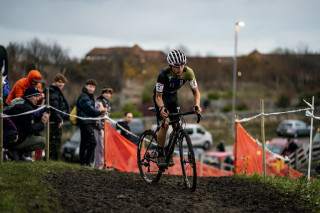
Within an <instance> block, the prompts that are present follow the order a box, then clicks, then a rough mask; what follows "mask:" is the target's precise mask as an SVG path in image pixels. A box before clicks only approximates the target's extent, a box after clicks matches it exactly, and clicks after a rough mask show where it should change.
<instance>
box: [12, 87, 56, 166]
mask: <svg viewBox="0 0 320 213" xmlns="http://www.w3.org/2000/svg"><path fill="white" fill-rule="evenodd" d="M40 98H41V95H40V90H39V89H38V88H35V87H28V88H27V89H26V91H25V92H24V94H23V96H22V99H23V100H24V102H23V103H20V104H17V105H15V106H13V107H12V108H10V110H9V111H7V114H9V115H15V114H20V113H26V112H29V111H31V110H35V109H37V108H38V106H37V105H36V104H37V102H38V101H39V99H40ZM49 116H50V114H49V113H47V112H43V113H41V114H40V115H38V116H37V115H35V113H28V114H25V115H21V116H14V117H12V118H11V120H12V121H13V123H14V124H15V125H16V127H17V129H18V141H17V142H16V144H15V145H14V146H12V147H11V148H10V151H11V154H12V156H13V157H14V160H31V152H32V151H35V150H37V149H43V148H44V147H45V142H46V140H45V138H44V137H42V136H40V131H42V130H44V126H45V124H46V123H47V121H48V119H49Z"/></svg>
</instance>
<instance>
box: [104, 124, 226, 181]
mask: <svg viewBox="0 0 320 213" xmlns="http://www.w3.org/2000/svg"><path fill="white" fill-rule="evenodd" d="M105 161H106V167H108V168H115V169H117V170H119V171H124V172H136V173H139V168H138V162H137V146H136V145H135V144H133V143H132V142H130V141H129V140H127V139H126V138H125V137H123V136H122V135H121V134H119V133H118V132H117V131H116V130H115V129H113V128H112V127H111V126H110V125H109V124H108V123H106V122H105ZM174 162H175V166H173V167H170V168H169V169H168V170H166V172H165V174H172V175H182V170H181V166H180V159H179V158H174ZM197 174H198V176H202V177H209V176H213V177H220V176H228V175H231V174H232V173H231V172H223V171H221V170H219V169H216V168H212V167H210V166H208V165H206V164H203V163H201V162H198V161H197Z"/></svg>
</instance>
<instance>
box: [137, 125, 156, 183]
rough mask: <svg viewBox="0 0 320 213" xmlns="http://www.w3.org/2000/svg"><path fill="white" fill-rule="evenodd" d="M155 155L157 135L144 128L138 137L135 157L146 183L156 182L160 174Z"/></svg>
mask: <svg viewBox="0 0 320 213" xmlns="http://www.w3.org/2000/svg"><path fill="white" fill-rule="evenodd" d="M157 156H158V151H157V135H156V134H155V132H154V131H153V130H151V129H149V130H145V131H144V132H143V133H142V135H141V137H140V139H139V144H138V150H137V159H138V167H139V171H140V175H141V177H142V179H143V180H144V181H145V182H146V183H148V184H152V183H157V182H158V181H159V180H160V177H161V174H162V171H161V170H159V167H158V165H157Z"/></svg>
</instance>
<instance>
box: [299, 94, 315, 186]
mask: <svg viewBox="0 0 320 213" xmlns="http://www.w3.org/2000/svg"><path fill="white" fill-rule="evenodd" d="M313 109H314V96H312V110H311V114H312V117H311V128H310V137H309V141H310V146H309V163H308V184H309V183H310V170H311V156H312V153H311V152H312V130H313ZM296 163H297V162H296Z"/></svg>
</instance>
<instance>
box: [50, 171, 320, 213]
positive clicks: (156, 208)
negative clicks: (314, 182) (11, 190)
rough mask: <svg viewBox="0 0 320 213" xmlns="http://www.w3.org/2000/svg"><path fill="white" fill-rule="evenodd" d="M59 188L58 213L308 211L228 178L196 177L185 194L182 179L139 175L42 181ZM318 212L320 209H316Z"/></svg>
mask: <svg viewBox="0 0 320 213" xmlns="http://www.w3.org/2000/svg"><path fill="white" fill-rule="evenodd" d="M46 181H48V182H49V183H50V184H51V185H52V186H53V187H54V188H55V189H57V190H58V192H59V193H58V194H57V195H55V196H58V197H59V200H60V205H61V206H62V207H63V209H57V212H62V211H63V212H135V213H138V212H224V213H226V212H311V210H312V206H310V205H308V204H306V203H303V202H302V201H301V199H297V198H294V197H292V196H288V195H286V194H284V193H281V192H278V191H277V190H276V189H274V188H270V187H267V186H265V185H263V184H261V183H252V182H249V181H248V180H242V179H239V178H233V177H220V178H214V177H210V178H198V187H197V190H196V192H194V193H190V192H188V191H187V190H186V189H185V188H184V185H183V179H182V177H181V176H169V175H163V176H162V177H161V180H160V182H159V183H158V184H156V185H147V184H146V183H145V182H143V180H142V178H141V177H140V175H139V174H134V173H123V172H114V171H108V172H104V171H100V170H95V169H82V170H81V171H80V172H77V173H75V172H69V173H67V174H64V175H61V174H60V175H57V174H53V173H52V174H49V175H48V176H47V177H46ZM319 211H320V210H319Z"/></svg>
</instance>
